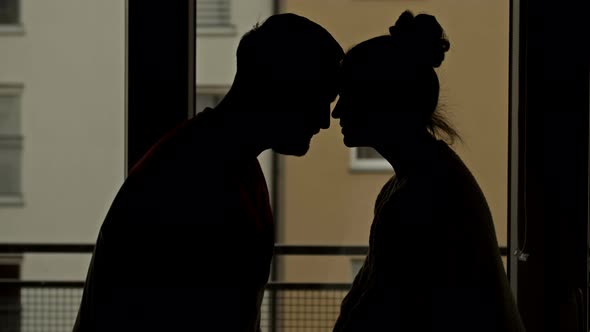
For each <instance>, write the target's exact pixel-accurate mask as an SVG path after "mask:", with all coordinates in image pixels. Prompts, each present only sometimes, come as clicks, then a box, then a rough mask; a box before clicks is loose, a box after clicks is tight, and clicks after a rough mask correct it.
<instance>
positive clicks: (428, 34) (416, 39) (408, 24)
mask: <svg viewBox="0 0 590 332" xmlns="http://www.w3.org/2000/svg"><path fill="white" fill-rule="evenodd" d="M389 33H390V35H391V36H392V37H393V38H394V40H396V42H399V43H401V44H402V47H405V48H406V49H407V51H408V52H409V55H410V56H411V57H412V58H414V59H418V60H419V61H422V62H424V63H426V64H428V65H430V66H432V67H434V68H438V67H439V66H440V65H441V63H442V62H443V60H444V59H445V53H446V52H447V51H448V50H449V49H450V47H451V44H450V42H449V40H448V39H447V37H446V35H445V33H444V31H443V28H442V27H441V25H440V24H439V23H438V21H437V20H436V18H435V17H434V16H432V15H428V14H419V15H417V16H414V14H412V12H410V11H408V10H406V11H405V12H403V13H402V14H401V15H400V17H399V18H398V19H397V21H396V22H395V25H394V26H392V27H390V28H389Z"/></svg>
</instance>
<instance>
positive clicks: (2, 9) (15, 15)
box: [0, 0, 22, 33]
mask: <svg viewBox="0 0 590 332" xmlns="http://www.w3.org/2000/svg"><path fill="white" fill-rule="evenodd" d="M20 11H21V4H20V0H0V33H12V32H22V24H21V12H20Z"/></svg>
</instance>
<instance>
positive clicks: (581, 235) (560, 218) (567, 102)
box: [517, 0, 590, 332]
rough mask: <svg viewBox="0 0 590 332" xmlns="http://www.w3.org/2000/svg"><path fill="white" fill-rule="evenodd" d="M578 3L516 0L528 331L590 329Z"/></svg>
mask: <svg viewBox="0 0 590 332" xmlns="http://www.w3.org/2000/svg"><path fill="white" fill-rule="evenodd" d="M584 6H585V3H583V2H578V1H566V2H563V3H560V5H559V6H558V7H556V6H555V4H554V3H549V2H546V1H532V0H521V7H520V18H521V25H520V26H521V34H520V36H521V39H523V40H522V41H521V44H520V45H521V54H520V59H521V60H520V63H521V65H522V68H521V71H520V73H521V74H522V76H521V78H520V80H521V85H520V89H521V91H520V92H519V96H520V98H521V102H520V105H521V106H520V112H521V113H522V114H520V115H519V121H521V124H520V125H519V139H520V142H519V150H521V151H522V153H523V154H521V155H520V156H521V161H520V162H519V166H520V174H519V175H520V177H521V180H522V181H520V185H519V189H520V192H519V200H520V202H521V204H520V213H519V229H518V232H519V236H518V237H519V238H520V241H521V242H520V245H521V246H522V248H520V249H522V250H524V251H525V252H526V253H528V254H530V256H529V258H528V260H526V261H519V262H518V292H517V294H518V304H519V309H520V311H521V314H522V317H523V320H524V322H525V325H526V328H527V331H529V332H537V331H587V330H588V324H587V320H586V317H587V314H586V313H587V311H588V308H587V307H586V302H587V291H588V266H587V264H588V198H589V197H588V181H587V180H588V151H589V146H588V124H589V118H588V106H589V96H588V93H589V77H588V71H589V64H588V62H589V60H590V54H589V53H588V49H587V47H586V46H587V45H586V44H587V43H586V42H585V41H587V40H589V39H590V36H589V33H590V27H589V26H588V25H589V21H588V19H587V11H585V10H584ZM566 8H567V15H566V14H565V12H564V10H565V9H566ZM525 239H526V240H525ZM524 242H526V244H525V243H524Z"/></svg>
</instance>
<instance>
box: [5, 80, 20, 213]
mask: <svg viewBox="0 0 590 332" xmlns="http://www.w3.org/2000/svg"><path fill="white" fill-rule="evenodd" d="M23 90H24V85H23V84H20V83H0V96H10V97H16V98H17V106H16V110H15V112H16V113H18V117H19V120H18V128H17V130H16V133H15V134H9V135H2V134H0V148H2V147H5V148H11V149H17V150H19V153H20V156H19V157H20V158H19V160H18V167H19V169H20V172H19V179H18V184H19V186H18V187H19V192H17V193H14V194H6V193H2V192H0V206H22V205H24V189H23V174H22V173H23V152H24V143H23V142H24V137H23V129H22V95H23Z"/></svg>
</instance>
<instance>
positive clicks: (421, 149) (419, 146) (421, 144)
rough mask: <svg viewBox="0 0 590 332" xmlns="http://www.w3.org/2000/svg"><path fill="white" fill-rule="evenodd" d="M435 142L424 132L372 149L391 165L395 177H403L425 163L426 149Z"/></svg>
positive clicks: (434, 139)
mask: <svg viewBox="0 0 590 332" xmlns="http://www.w3.org/2000/svg"><path fill="white" fill-rule="evenodd" d="M436 141H437V140H436V138H434V137H433V136H432V135H431V134H430V133H428V132H426V131H425V132H423V133H420V134H416V135H411V136H407V137H405V138H404V139H403V140H400V139H399V138H398V139H396V140H392V141H391V142H388V143H385V144H379V145H377V146H375V147H374V148H375V150H377V152H379V153H380V154H381V155H382V156H383V158H385V159H386V160H387V162H389V163H390V164H391V166H392V167H393V169H394V170H395V173H396V175H397V176H399V177H405V176H407V175H408V174H409V173H412V171H413V170H415V169H416V168H418V167H420V166H421V165H422V164H423V163H425V162H427V161H426V157H427V156H428V149H429V148H430V147H431V146H432V145H433V144H434V143H435V142H436Z"/></svg>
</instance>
